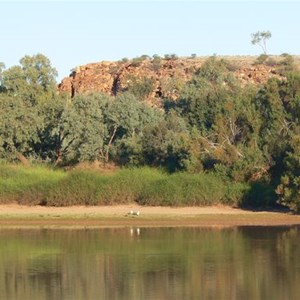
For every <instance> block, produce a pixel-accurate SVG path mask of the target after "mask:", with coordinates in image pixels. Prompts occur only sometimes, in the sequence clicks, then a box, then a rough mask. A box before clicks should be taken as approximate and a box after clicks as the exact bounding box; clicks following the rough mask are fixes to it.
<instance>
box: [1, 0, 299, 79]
mask: <svg viewBox="0 0 300 300" xmlns="http://www.w3.org/2000/svg"><path fill="white" fill-rule="evenodd" d="M0 11H1V18H0V26H1V35H0V39H1V48H0V54H1V55H0V61H2V62H4V63H5V64H6V66H7V67H10V66H12V65H15V64H18V61H19V59H20V58H22V57H23V56H24V55H26V54H28V55H33V54H36V53H43V54H45V55H46V56H47V57H48V58H49V59H50V60H51V62H52V65H53V66H54V67H55V68H56V69H57V70H58V72H59V77H58V80H59V79H61V78H62V77H64V76H68V75H69V72H70V70H71V69H72V68H74V67H76V66H78V65H82V64H86V63H90V62H97V61H102V60H118V59H121V58H123V57H128V58H132V57H135V56H140V55H142V54H148V55H153V54H159V55H164V54H167V53H168V54H171V53H176V54H177V55H179V56H188V55H190V54H192V53H196V54H197V55H199V56H201V55H213V54H217V55H257V54H260V53H261V49H260V48H259V47H258V46H253V45H252V44H251V42H250V41H251V33H253V32H256V31H258V30H270V31H271V33H272V38H271V39H270V40H269V42H268V50H269V52H270V53H271V54H281V53H283V52H287V53H291V54H298V55H299V54H300V34H299V28H300V17H299V12H300V2H298V1H271V0H269V1H195V0H194V1H170V0H169V1H158V0H156V1H141V0H140V1H124V0H123V1H96V0H94V1H90V2H89V1H78V0H77V1H70V0H68V1H31V2H28V1H0Z"/></svg>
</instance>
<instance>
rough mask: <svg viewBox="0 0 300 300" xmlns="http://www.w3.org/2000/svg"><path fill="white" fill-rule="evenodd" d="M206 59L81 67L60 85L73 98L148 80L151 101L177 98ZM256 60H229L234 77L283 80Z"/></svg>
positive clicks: (111, 91) (256, 81)
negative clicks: (254, 64) (254, 63)
mask: <svg viewBox="0 0 300 300" xmlns="http://www.w3.org/2000/svg"><path fill="white" fill-rule="evenodd" d="M206 59H207V57H200V58H195V57H189V58H177V57H176V58H168V59H165V58H160V57H154V58H149V57H140V58H135V59H132V60H127V59H123V60H122V61H118V62H106V61H103V62H99V63H91V64H87V65H84V66H79V67H77V68H75V69H74V70H73V72H72V73H71V74H70V76H69V77H66V78H64V79H63V80H62V82H61V83H60V84H59V86H58V89H59V92H66V93H67V94H68V95H70V96H71V97H74V96H75V95H76V94H87V93H90V92H102V93H106V94H109V95H116V94H117V93H118V92H120V91H126V90H128V89H130V87H132V86H134V85H136V84H137V83H139V84H143V82H144V81H145V80H146V79H147V80H148V81H147V84H148V85H149V84H150V88H151V91H150V92H149V95H148V96H149V98H152V99H155V98H156V99H157V98H162V97H168V98H171V99H174V100H175V99H177V97H178V93H179V91H180V89H181V88H182V87H183V86H184V84H185V83H186V82H187V81H188V80H190V79H191V77H192V76H193V74H194V73H195V71H196V70H197V69H199V68H200V67H201V65H202V64H203V62H204V61H205V60H206ZM254 59H255V58H251V57H250V58H248V60H245V59H242V58H241V60H240V61H239V60H238V59H234V60H232V61H231V60H230V59H229V61H230V62H231V63H232V65H233V66H234V68H233V71H232V72H233V74H234V76H235V77H236V78H238V79H239V80H240V81H241V82H242V83H243V84H247V83H252V84H262V83H265V82H266V81H267V80H268V79H269V78H270V77H277V78H282V77H281V76H280V75H279V74H278V73H277V71H276V69H275V68H274V67H269V66H265V65H257V66H253V61H254Z"/></svg>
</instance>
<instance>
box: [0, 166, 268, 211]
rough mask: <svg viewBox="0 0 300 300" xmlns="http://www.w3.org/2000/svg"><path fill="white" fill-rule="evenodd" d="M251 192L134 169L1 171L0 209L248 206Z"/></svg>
mask: <svg viewBox="0 0 300 300" xmlns="http://www.w3.org/2000/svg"><path fill="white" fill-rule="evenodd" d="M260 188H261V187H260ZM251 189H252V187H251V186H250V185H248V184H240V183H233V182H224V181H222V180H221V179H220V178H219V177H217V176H216V175H214V174H204V173H202V174H189V173H176V174H173V175H170V174H167V173H164V172H163V171H160V170H157V169H150V168H137V169H122V170H119V171H116V172H114V173H109V174H103V173H101V172H99V171H96V170H74V171H68V172H65V171H62V170H54V169H50V168H47V167H43V166H34V167H24V166H20V165H11V164H1V165H0V204H5V203H12V202H15V203H18V204H25V205H38V204H39V205H46V206H70V205H115V204H128V203H134V202H136V203H137V204H141V205H150V206H156V205H159V206H207V205H216V204H225V205H231V206H241V205H243V203H245V202H247V201H248V204H250V205H251V201H252V200H251V195H252V194H253V193H252V192H251ZM249 195H250V196H249ZM258 197H259V195H257V196H256V197H255V199H254V200H253V203H254V204H256V205H257V203H258V204H259V206H262V205H263V204H264V201H265V200H264V199H259V200H260V201H258V199H257V198H258ZM266 199H267V198H266ZM268 201H269V200H268Z"/></svg>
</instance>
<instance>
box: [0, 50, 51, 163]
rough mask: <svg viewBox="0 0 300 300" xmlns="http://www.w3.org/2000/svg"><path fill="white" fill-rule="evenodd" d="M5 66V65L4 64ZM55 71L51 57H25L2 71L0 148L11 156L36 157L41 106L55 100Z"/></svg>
mask: <svg viewBox="0 0 300 300" xmlns="http://www.w3.org/2000/svg"><path fill="white" fill-rule="evenodd" d="M1 67H3V65H1ZM56 74H57V73H56V70H55V69H54V68H53V67H52V66H51V63H50V61H49V59H48V58H47V57H46V56H44V55H42V54H37V55H34V56H24V57H23V58H22V59H21V60H20V65H17V66H12V67H11V68H9V69H6V70H4V71H1V95H0V96H1V104H0V105H1V129H0V136H1V137H0V138H1V150H2V154H3V155H6V156H8V157H10V158H12V159H13V158H16V157H17V158H19V159H21V160H22V161H23V162H26V163H28V160H27V159H26V158H28V157H36V153H35V146H36V145H37V144H38V143H40V135H41V133H42V131H43V129H44V125H45V124H44V115H43V113H44V112H43V110H42V109H41V107H40V105H42V104H44V103H46V102H48V103H54V102H55V101H56V84H55V77H56Z"/></svg>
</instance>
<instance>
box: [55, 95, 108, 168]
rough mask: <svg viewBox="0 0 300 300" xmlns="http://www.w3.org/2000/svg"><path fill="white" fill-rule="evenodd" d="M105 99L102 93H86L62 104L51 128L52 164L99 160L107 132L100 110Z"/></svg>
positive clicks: (104, 105)
mask: <svg viewBox="0 0 300 300" xmlns="http://www.w3.org/2000/svg"><path fill="white" fill-rule="evenodd" d="M109 101H110V99H109V97H108V96H106V95H104V94H90V95H77V96H75V97H74V98H73V99H72V102H68V103H67V104H66V107H65V108H64V110H63V112H62V114H61V118H60V121H59V122H58V124H57V128H55V129H54V130H55V131H54V134H55V137H54V138H55V142H56V146H55V148H56V164H58V163H63V164H70V163H77V162H79V161H95V160H97V159H99V155H100V153H101V151H102V149H103V146H104V140H105V137H106V135H107V132H106V127H105V125H104V114H103V111H104V110H105V107H106V106H107V103H108V102H109Z"/></svg>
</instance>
